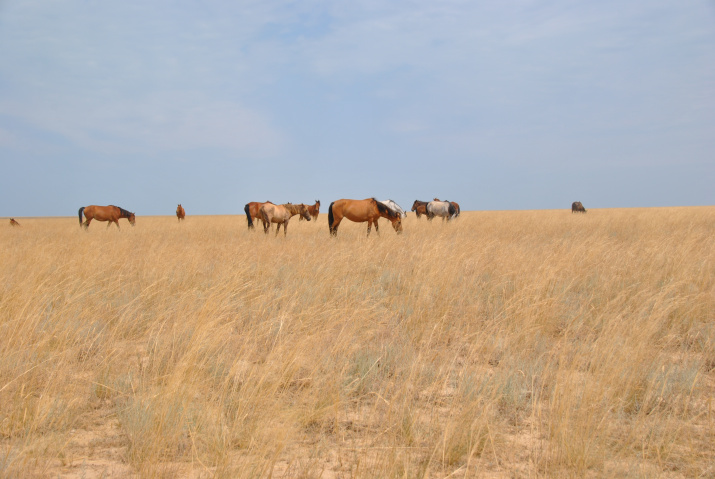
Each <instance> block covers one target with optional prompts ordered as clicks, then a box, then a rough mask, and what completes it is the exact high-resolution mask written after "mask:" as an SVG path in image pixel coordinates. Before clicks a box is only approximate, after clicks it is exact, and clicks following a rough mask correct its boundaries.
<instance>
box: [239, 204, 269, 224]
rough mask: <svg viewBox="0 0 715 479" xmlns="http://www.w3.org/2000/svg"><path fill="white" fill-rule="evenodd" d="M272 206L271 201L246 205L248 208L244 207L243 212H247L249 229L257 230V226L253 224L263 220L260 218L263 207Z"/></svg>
mask: <svg viewBox="0 0 715 479" xmlns="http://www.w3.org/2000/svg"><path fill="white" fill-rule="evenodd" d="M266 204H268V205H272V204H273V203H271V202H270V201H266V202H263V203H261V202H260V201H252V202H250V203H246V206H244V207H243V211H245V212H246V220H248V229H249V230H250V229H255V228H256V226H255V225H254V224H253V222H254V221H255V220H257V219H261V217H260V216H259V215H260V214H261V206H263V205H266Z"/></svg>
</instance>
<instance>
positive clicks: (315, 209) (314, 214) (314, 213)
mask: <svg viewBox="0 0 715 479" xmlns="http://www.w3.org/2000/svg"><path fill="white" fill-rule="evenodd" d="M306 207H307V208H308V214H310V216H311V218H313V221H315V220H317V219H318V214H320V200H315V204H314V205H306ZM298 220H300V221H303V217H302V216H301V217H299V218H298Z"/></svg>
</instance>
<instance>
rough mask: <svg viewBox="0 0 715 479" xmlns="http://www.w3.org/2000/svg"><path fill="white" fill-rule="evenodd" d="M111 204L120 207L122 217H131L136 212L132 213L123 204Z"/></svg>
mask: <svg viewBox="0 0 715 479" xmlns="http://www.w3.org/2000/svg"><path fill="white" fill-rule="evenodd" d="M110 206H114V207H115V208H119V213H120V214H121V215H122V218H129V217H130V216H131V215H133V214H134V213H130V212H129V211H127V210H125V209H124V208H122V207H121V206H117V205H110Z"/></svg>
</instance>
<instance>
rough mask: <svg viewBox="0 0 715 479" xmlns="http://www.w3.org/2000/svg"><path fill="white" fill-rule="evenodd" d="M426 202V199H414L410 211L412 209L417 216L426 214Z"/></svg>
mask: <svg viewBox="0 0 715 479" xmlns="http://www.w3.org/2000/svg"><path fill="white" fill-rule="evenodd" d="M427 203H428V202H427V201H420V200H415V202H414V203H412V210H410V211H414V212H415V214H416V215H417V217H418V218H419V217H420V216H422V215H426V214H427ZM430 219H431V218H430Z"/></svg>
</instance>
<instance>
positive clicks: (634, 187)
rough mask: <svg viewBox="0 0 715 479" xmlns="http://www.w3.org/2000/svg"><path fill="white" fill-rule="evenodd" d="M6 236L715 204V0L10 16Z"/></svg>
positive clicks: (2, 76) (310, 4)
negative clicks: (105, 221)
mask: <svg viewBox="0 0 715 479" xmlns="http://www.w3.org/2000/svg"><path fill="white" fill-rule="evenodd" d="M0 167H1V171H2V173H1V175H2V177H3V181H2V183H3V186H2V188H0V215H2V216H18V217H22V216H65V215H66V216H70V215H75V214H76V212H77V209H78V208H79V207H80V206H83V205H89V204H117V205H120V206H122V207H124V208H127V209H130V210H132V211H136V212H137V214H138V215H161V214H167V215H169V214H173V211H174V209H175V208H176V204H177V203H182V204H183V205H184V206H185V208H186V210H187V214H189V215H191V214H233V213H235V214H239V213H242V207H243V205H244V204H245V203H246V202H248V201H263V200H267V199H268V200H271V201H274V202H287V201H292V202H305V203H308V202H311V203H312V201H313V200H315V199H320V200H321V202H322V203H323V204H324V205H327V204H329V203H330V201H333V200H336V199H338V198H366V197H370V196H376V197H378V198H380V199H383V198H392V199H394V200H395V201H397V202H398V203H400V204H402V206H403V207H406V208H409V207H410V206H411V204H412V201H413V200H415V199H421V200H427V199H431V198H433V197H435V196H437V197H440V198H442V199H449V200H453V201H457V202H459V203H460V204H461V205H462V208H463V209H464V210H509V209H554V208H568V207H569V206H570V204H571V202H572V201H575V200H580V201H582V202H583V203H584V205H585V206H586V207H587V208H609V207H640V206H680V205H712V204H715V192H714V190H715V188H713V185H714V184H715V3H713V2H711V1H689V2H683V1H682V0H680V1H675V0H674V1H670V0H668V1H665V0H653V1H648V2H645V1H639V2H620V1H618V2H617V1H611V0H605V1H599V2H585V1H584V2H579V1H561V0H555V1H513V2H496V1H495V2H473V1H450V0H445V1H439V2H435V1H423V0H412V1H395V2H383V1H372V0H367V1H361V0H360V1H351V2H345V1H327V2H326V1H318V0H301V1H290V0H286V1H266V0H262V1H226V2H224V1H215V2H190V1H179V2H165V1H152V2H146V1H141V2H140V1H133V0H126V1H122V2H92V1H63V0H58V1H52V2H48V1H46V0H41V1H32V0H23V1H20V0H0Z"/></svg>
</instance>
